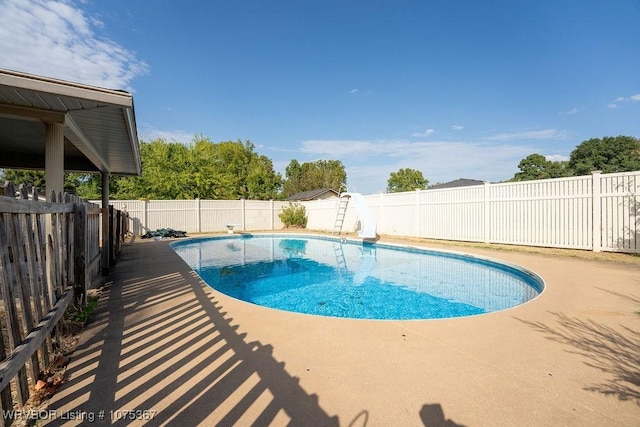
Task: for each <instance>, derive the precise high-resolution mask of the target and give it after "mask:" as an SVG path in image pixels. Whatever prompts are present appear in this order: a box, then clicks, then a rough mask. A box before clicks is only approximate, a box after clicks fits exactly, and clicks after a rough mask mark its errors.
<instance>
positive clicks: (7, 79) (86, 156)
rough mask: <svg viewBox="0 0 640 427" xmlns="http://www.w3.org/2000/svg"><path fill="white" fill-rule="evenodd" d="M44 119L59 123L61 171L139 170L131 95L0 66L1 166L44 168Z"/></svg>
mask: <svg viewBox="0 0 640 427" xmlns="http://www.w3.org/2000/svg"><path fill="white" fill-rule="evenodd" d="M49 123H52V124H60V125H63V126H64V169H65V171H74V172H89V173H98V172H104V173H109V174H113V175H139V174H140V173H141V163H140V151H139V147H138V134H137V130H136V122H135V113H134V107H133V97H132V95H131V94H130V93H127V92H124V91H118V90H110V89H103V88H99V87H95V86H88V85H83V84H78V83H71V82H67V81H62V80H56V79H52V78H48V77H40V76H34V75H31V74H26V73H21V72H16V71H10V70H4V69H0V168H14V169H44V168H45V137H46V127H47V124H49Z"/></svg>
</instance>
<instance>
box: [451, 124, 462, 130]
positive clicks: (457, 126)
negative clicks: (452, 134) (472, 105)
mask: <svg viewBox="0 0 640 427" xmlns="http://www.w3.org/2000/svg"><path fill="white" fill-rule="evenodd" d="M451 129H453V130H462V129H464V126H460V125H453V126H451Z"/></svg>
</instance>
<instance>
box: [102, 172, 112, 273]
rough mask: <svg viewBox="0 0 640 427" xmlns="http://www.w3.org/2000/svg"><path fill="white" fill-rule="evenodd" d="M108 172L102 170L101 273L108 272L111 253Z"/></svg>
mask: <svg viewBox="0 0 640 427" xmlns="http://www.w3.org/2000/svg"><path fill="white" fill-rule="evenodd" d="M110 228H111V227H110V223H109V172H102V252H101V254H100V255H101V256H102V259H101V265H102V275H103V276H106V275H108V274H109V260H110V257H109V254H110V253H111V247H110V245H109V233H110V231H111V230H110Z"/></svg>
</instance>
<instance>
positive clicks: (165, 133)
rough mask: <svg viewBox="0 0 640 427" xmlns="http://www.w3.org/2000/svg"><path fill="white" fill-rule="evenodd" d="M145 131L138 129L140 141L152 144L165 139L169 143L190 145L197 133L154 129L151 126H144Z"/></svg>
mask: <svg viewBox="0 0 640 427" xmlns="http://www.w3.org/2000/svg"><path fill="white" fill-rule="evenodd" d="M143 127H144V129H143V130H140V129H138V134H139V136H140V139H142V140H143V141H145V142H150V141H152V140H154V139H158V138H161V139H164V140H165V141H167V142H179V143H181V144H188V143H191V142H192V141H193V137H194V136H195V135H196V134H195V133H190V132H186V131H183V130H177V129H176V130H160V129H154V128H152V127H150V126H144V125H143Z"/></svg>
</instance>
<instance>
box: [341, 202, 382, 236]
mask: <svg viewBox="0 0 640 427" xmlns="http://www.w3.org/2000/svg"><path fill="white" fill-rule="evenodd" d="M342 197H349V198H350V199H351V200H353V202H354V203H355V207H356V212H357V213H358V219H359V220H360V231H359V232H358V236H359V237H362V238H363V239H375V238H376V219H375V217H374V216H373V212H371V209H369V206H368V205H367V202H366V201H365V200H364V197H362V194H360V193H349V192H346V193H341V194H340V198H342Z"/></svg>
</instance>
